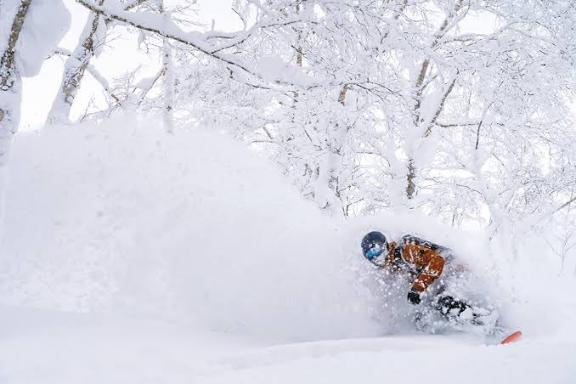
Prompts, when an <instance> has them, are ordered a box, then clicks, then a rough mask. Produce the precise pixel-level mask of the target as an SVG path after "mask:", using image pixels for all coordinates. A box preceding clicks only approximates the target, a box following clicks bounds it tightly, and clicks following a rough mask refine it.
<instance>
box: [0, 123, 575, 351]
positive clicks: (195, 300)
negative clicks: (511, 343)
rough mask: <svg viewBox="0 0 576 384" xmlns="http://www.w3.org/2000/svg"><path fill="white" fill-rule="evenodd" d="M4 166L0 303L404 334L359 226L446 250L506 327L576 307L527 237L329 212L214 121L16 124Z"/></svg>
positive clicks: (534, 323)
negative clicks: (513, 244)
mask: <svg viewBox="0 0 576 384" xmlns="http://www.w3.org/2000/svg"><path fill="white" fill-rule="evenodd" d="M9 170H10V183H9V185H8V189H7V195H6V231H5V233H4V239H3V244H2V250H1V252H0V264H1V265H2V268H1V269H0V302H2V303H5V304H15V305H28V306H33V307H42V308H50V309H65V310H71V311H85V312H107V313H118V312H120V313H128V314H134V315H138V316H144V317H158V318H169V319H172V320H177V321H185V322H190V323H193V324H195V326H198V327H200V328H208V329H212V330H218V331H226V332H229V333H231V334H237V335H251V336H256V337H261V338H266V339H268V340H278V341H282V340H283V341H286V340H288V341H295V340H318V339H332V338H344V337H359V336H374V335H383V334H389V333H395V332H399V331H400V332H406V331H410V332H412V331H413V328H411V327H412V326H411V321H410V320H411V318H410V317H411V316H413V315H414V310H415V307H414V306H411V305H410V304H408V303H407V301H406V292H407V289H408V288H409V287H408V286H406V283H400V284H399V285H397V286H393V285H389V283H388V282H386V281H384V280H383V279H382V278H381V271H378V270H377V269H375V268H374V267H373V266H372V265H371V264H369V263H368V262H366V260H364V259H363V258H362V256H361V254H360V240H361V238H362V236H363V235H364V234H365V233H366V232H368V231H371V230H380V231H382V232H384V233H385V234H386V236H387V237H388V238H389V239H394V240H398V239H400V238H401V237H402V236H403V235H404V234H413V235H416V236H420V237H424V238H426V239H428V240H431V241H433V242H435V243H438V244H441V245H444V246H447V247H449V248H451V249H452V250H453V251H454V253H455V255H456V257H457V259H458V261H459V262H461V263H464V264H466V265H468V266H469V267H470V269H471V270H473V271H474V272H475V276H477V278H478V281H479V283H478V284H476V282H474V284H473V285H472V288H473V290H472V292H471V293H472V294H476V295H478V296H481V297H482V298H484V299H486V300H487V301H489V302H491V303H493V304H494V305H496V306H497V307H498V308H500V310H501V311H502V313H503V315H504V317H505V319H506V321H508V322H509V324H510V325H511V326H521V327H522V328H523V329H525V330H528V331H530V332H532V334H533V335H537V334H542V333H545V332H550V329H554V330H555V332H556V330H559V329H561V328H562V327H558V325H559V323H558V321H559V320H561V319H564V318H565V319H570V317H569V316H568V315H570V316H573V314H574V313H576V311H574V310H573V308H575V307H576V306H575V305H574V304H575V303H569V302H567V300H568V299H567V298H566V294H565V292H573V288H570V287H573V286H574V284H573V283H574V282H573V281H572V283H571V284H572V285H563V283H561V281H560V280H558V279H557V278H556V275H555V274H556V271H553V269H554V268H552V267H553V266H556V264H553V263H549V262H548V261H549V259H550V257H549V256H550V255H549V253H547V252H546V250H545V249H542V248H543V247H542V244H539V245H540V246H539V247H537V246H536V245H538V239H536V238H533V239H532V241H527V242H526V243H525V244H521V245H520V248H521V249H520V252H523V256H522V257H521V258H518V259H517V260H514V257H513V255H512V254H511V253H509V252H508V251H507V249H506V248H505V247H504V246H500V245H499V244H498V243H497V242H496V240H493V241H492V246H489V242H488V239H487V238H485V237H484V236H482V235H481V234H473V233H465V232H457V231H455V230H454V229H453V228H451V227H448V226H443V225H441V224H439V222H438V221H437V220H436V219H434V218H427V217H423V216H422V215H418V214H414V213H405V212H389V213H388V214H386V215H379V216H374V217H366V218H362V219H354V220H349V221H348V222H346V223H343V222H340V221H337V220H335V219H333V218H330V217H328V216H325V215H322V214H321V212H320V211H319V210H318V209H317V208H316V207H315V206H314V205H313V204H312V203H310V202H306V201H304V200H303V199H302V198H301V197H300V195H299V193H298V192H297V191H296V190H295V189H294V188H293V187H291V186H290V185H289V184H288V183H287V182H286V180H284V179H283V178H282V176H281V175H280V174H279V172H278V171H277V170H276V169H275V168H274V167H273V166H271V165H269V164H267V163H266V162H265V161H264V160H263V159H262V158H259V157H258V156H257V155H256V154H254V153H251V152H250V151H249V150H248V149H247V148H246V147H245V146H243V145H242V144H239V143H237V142H235V141H233V140H232V139H230V138H228V137H225V136H223V135H221V134H218V133H216V132H209V131H206V130H203V129H199V128H198V129H194V130H189V131H185V130H178V131H176V132H175V134H173V135H167V134H165V133H164V132H163V128H162V123H161V121H160V120H159V119H148V118H147V117H142V118H141V119H138V118H135V117H131V116H123V117H115V118H113V119H112V120H110V121H107V122H105V123H102V124H100V125H98V124H95V123H86V124H82V125H76V126H68V127H66V126H63V127H58V126H55V127H53V129H50V130H45V131H41V132H35V133H28V134H24V133H22V134H19V135H17V136H16V140H15V143H14V150H13V157H12V159H11V162H10V169H9ZM402 284H404V285H402ZM392 288H394V289H395V290H394V289H392ZM560 292H564V294H559V293H560ZM570 300H572V299H570ZM559 309H560V310H561V311H563V312H562V313H564V312H566V314H567V316H568V317H562V318H560V317H557V316H555V315H554V314H555V313H557V312H558V310H559ZM562 321H564V320H562ZM566 321H567V322H565V323H563V324H568V323H569V321H568V320H566ZM564 329H566V327H564Z"/></svg>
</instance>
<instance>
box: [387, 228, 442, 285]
mask: <svg viewBox="0 0 576 384" xmlns="http://www.w3.org/2000/svg"><path fill="white" fill-rule="evenodd" d="M443 250H447V248H444V247H441V246H439V245H436V244H434V243H431V242H429V241H425V240H422V239H420V238H418V237H415V236H411V235H406V236H404V237H403V238H402V241H401V244H397V243H395V242H390V243H388V255H387V256H386V263H385V265H386V266H387V267H390V268H392V269H394V270H404V271H408V272H409V273H410V274H411V275H412V276H414V280H413V282H412V288H411V289H412V290H414V291H416V292H424V291H425V290H426V289H427V288H428V287H429V286H430V285H432V283H433V282H435V281H436V280H437V279H438V278H439V277H440V276H441V275H442V271H443V270H444V265H445V264H446V259H445V258H444V257H443V256H442V255H441V254H440V253H441V252H442V251H443Z"/></svg>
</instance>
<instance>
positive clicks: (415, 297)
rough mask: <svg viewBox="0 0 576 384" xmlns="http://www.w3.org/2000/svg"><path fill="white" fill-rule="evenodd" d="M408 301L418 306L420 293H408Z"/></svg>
mask: <svg viewBox="0 0 576 384" xmlns="http://www.w3.org/2000/svg"><path fill="white" fill-rule="evenodd" d="M408 301H409V302H410V303H412V304H415V305H416V304H420V293H419V292H416V291H410V292H408Z"/></svg>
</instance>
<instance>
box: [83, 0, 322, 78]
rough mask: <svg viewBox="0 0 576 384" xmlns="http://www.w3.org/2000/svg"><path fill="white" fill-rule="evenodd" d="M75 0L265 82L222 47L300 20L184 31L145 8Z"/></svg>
mask: <svg viewBox="0 0 576 384" xmlns="http://www.w3.org/2000/svg"><path fill="white" fill-rule="evenodd" d="M77 1H78V2H79V3H80V4H82V5H83V6H85V7H86V8H88V9H90V10H91V11H92V12H94V13H96V14H99V15H103V16H105V17H107V18H109V19H113V20H116V21H120V22H122V23H125V24H128V25H131V26H133V27H135V28H138V29H141V30H144V31H148V32H153V33H155V34H157V35H159V36H162V37H164V38H168V39H171V40H174V41H177V42H179V43H182V44H184V45H187V46H190V47H192V48H194V49H196V50H198V51H200V52H202V53H204V54H206V55H208V56H210V57H212V58H214V59H216V60H218V61H220V62H222V63H224V64H226V65H229V66H231V67H232V68H235V69H239V70H241V71H242V72H244V73H246V74H248V75H250V76H253V77H255V78H257V79H259V80H261V81H264V82H268V81H269V80H267V79H265V78H264V77H263V76H261V75H260V74H259V73H258V71H257V70H256V69H254V68H252V67H251V66H250V65H248V64H247V63H244V62H243V61H242V60H241V59H239V58H236V57H234V56H233V55H229V54H225V53H223V52H222V51H223V50H227V49H230V48H233V47H236V46H238V45H240V44H242V43H244V42H245V41H246V40H247V39H248V38H249V37H250V35H251V34H253V33H254V32H256V31H258V30H260V29H262V28H271V27H274V26H277V25H290V24H293V23H297V22H300V21H301V20H288V21H283V22H282V23H276V22H272V23H256V24H255V25H253V26H252V27H251V28H250V29H248V30H246V31H242V32H239V33H225V32H206V33H201V32H195V31H191V32H186V31H183V30H182V29H181V28H179V27H178V26H177V25H176V24H175V23H173V22H172V21H171V20H169V19H166V18H165V17H164V16H163V15H159V14H152V13H149V12H128V11H126V10H125V9H124V8H122V7H121V6H120V5H119V4H117V3H112V4H110V5H108V4H106V5H105V6H98V5H96V4H94V3H91V2H90V1H89V0H77ZM218 40H223V41H224V43H213V41H218ZM272 83H274V84H278V85H293V84H292V83H291V82H290V81H286V80H278V79H275V80H273V81H272ZM310 85H312V84H310Z"/></svg>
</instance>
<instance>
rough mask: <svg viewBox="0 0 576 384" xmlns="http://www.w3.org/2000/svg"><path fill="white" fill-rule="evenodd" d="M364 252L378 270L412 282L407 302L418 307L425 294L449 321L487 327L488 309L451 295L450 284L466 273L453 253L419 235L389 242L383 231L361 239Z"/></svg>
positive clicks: (369, 234) (371, 233)
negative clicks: (404, 277) (449, 291)
mask: <svg viewBox="0 0 576 384" xmlns="http://www.w3.org/2000/svg"><path fill="white" fill-rule="evenodd" d="M361 246H362V253H363V255H364V257H365V258H366V259H368V260H369V261H370V262H371V263H372V264H374V265H376V266H377V267H379V268H382V269H384V270H386V271H388V272H390V273H391V274H394V275H403V276H406V277H407V279H408V280H409V283H410V289H409V291H408V293H407V296H406V298H407V300H408V302H410V303H411V304H414V305H419V304H420V303H421V302H422V298H423V296H424V295H428V296H430V297H431V298H432V300H431V301H430V303H431V305H432V308H434V309H436V310H438V311H439V312H440V313H441V314H442V315H443V316H444V317H446V318H448V319H449V320H457V321H458V320H461V321H469V322H470V323H472V324H474V325H484V321H483V320H482V316H485V315H486V314H487V313H486V311H485V310H482V309H479V310H476V308H473V307H472V306H471V305H469V304H468V303H466V302H464V301H462V300H460V299H456V298H454V296H453V295H451V294H448V293H447V291H448V289H447V288H448V287H447V285H449V284H447V282H449V281H450V280H454V279H455V278H456V277H457V276H458V275H460V274H461V273H462V272H464V271H465V268H463V267H462V266H460V265H457V264H455V263H454V262H453V256H452V252H451V250H450V249H449V248H446V247H442V246H440V245H437V244H434V243H432V242H430V241H427V240H423V239H421V238H418V237H416V236H412V235H405V236H403V237H402V239H401V240H400V241H399V242H394V241H390V242H388V241H387V239H386V237H385V236H384V235H383V234H382V233H381V232H377V231H374V232H370V233H368V234H366V235H365V236H364V238H363V239H362V243H361Z"/></svg>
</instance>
